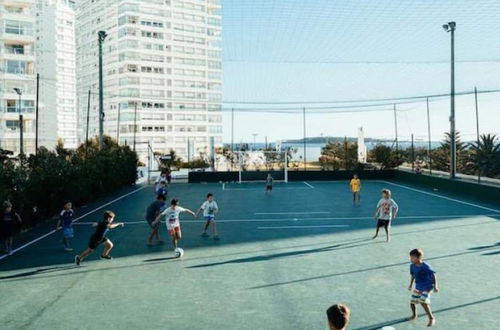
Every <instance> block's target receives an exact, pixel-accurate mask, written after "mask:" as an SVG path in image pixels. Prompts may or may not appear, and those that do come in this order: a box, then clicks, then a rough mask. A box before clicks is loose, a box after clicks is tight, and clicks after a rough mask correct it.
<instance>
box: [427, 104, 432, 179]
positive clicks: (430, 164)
mask: <svg viewBox="0 0 500 330" xmlns="http://www.w3.org/2000/svg"><path fill="white" fill-rule="evenodd" d="M426 103H427V135H428V137H429V150H428V151H427V152H428V154H429V174H430V175H432V149H431V148H432V145H431V117H430V114H429V98H427V99H426Z"/></svg>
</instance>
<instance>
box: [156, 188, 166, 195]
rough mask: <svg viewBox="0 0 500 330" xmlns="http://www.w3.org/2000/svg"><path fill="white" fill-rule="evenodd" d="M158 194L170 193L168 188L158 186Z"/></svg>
mask: <svg viewBox="0 0 500 330" xmlns="http://www.w3.org/2000/svg"><path fill="white" fill-rule="evenodd" d="M156 194H157V195H163V196H166V195H167V194H168V191H167V188H165V187H160V186H158V188H157V189H156Z"/></svg>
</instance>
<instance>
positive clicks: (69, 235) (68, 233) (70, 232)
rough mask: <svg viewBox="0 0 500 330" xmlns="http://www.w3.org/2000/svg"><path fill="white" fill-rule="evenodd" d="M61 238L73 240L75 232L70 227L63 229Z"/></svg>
mask: <svg viewBox="0 0 500 330" xmlns="http://www.w3.org/2000/svg"><path fill="white" fill-rule="evenodd" d="M62 231H63V237H64V238H73V237H74V235H75V231H74V230H73V228H72V227H66V228H63V230H62Z"/></svg>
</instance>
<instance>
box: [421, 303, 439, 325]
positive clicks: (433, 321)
mask: <svg viewBox="0 0 500 330" xmlns="http://www.w3.org/2000/svg"><path fill="white" fill-rule="evenodd" d="M421 305H422V307H423V309H424V310H425V312H426V313H427V316H429V323H427V326H428V327H432V326H433V325H434V324H436V319H435V318H434V315H433V314H432V310H431V306H429V305H428V304H424V303H421Z"/></svg>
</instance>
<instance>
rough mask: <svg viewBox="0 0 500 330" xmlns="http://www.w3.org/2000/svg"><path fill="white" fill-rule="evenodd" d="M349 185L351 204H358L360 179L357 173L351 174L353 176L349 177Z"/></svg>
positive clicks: (359, 200)
mask: <svg viewBox="0 0 500 330" xmlns="http://www.w3.org/2000/svg"><path fill="white" fill-rule="evenodd" d="M349 186H350V187H351V192H352V204H353V205H355V204H356V203H357V204H360V202H361V195H360V192H361V180H359V178H358V175H357V174H354V175H353V178H352V179H351V182H350V184H349Z"/></svg>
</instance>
